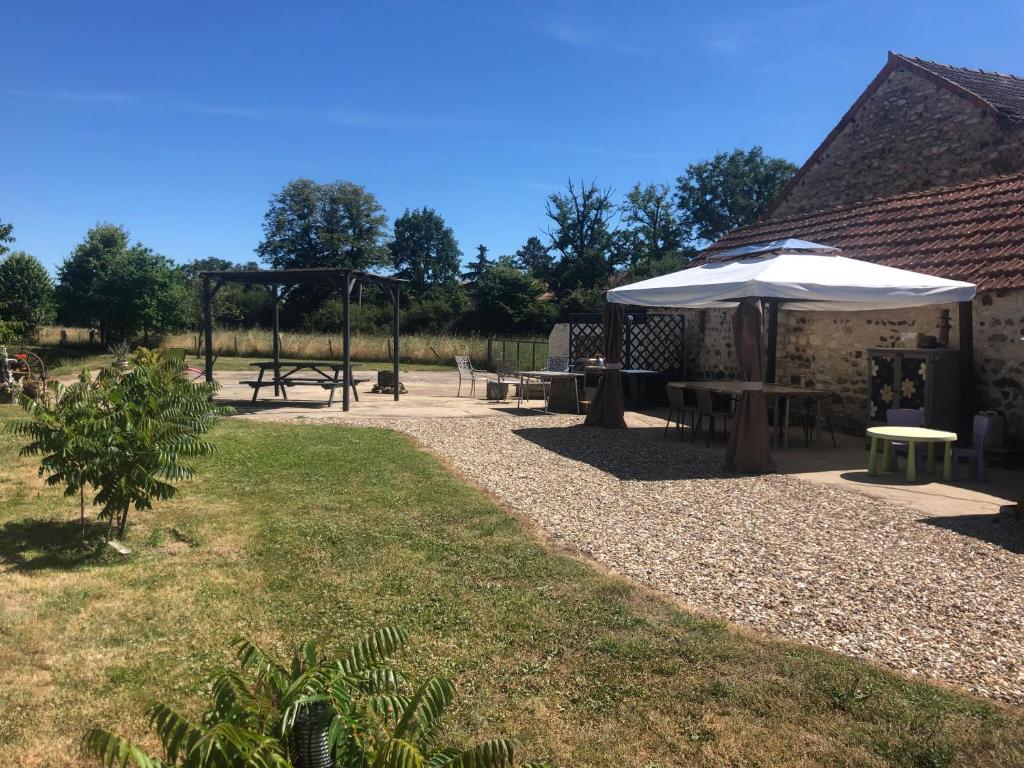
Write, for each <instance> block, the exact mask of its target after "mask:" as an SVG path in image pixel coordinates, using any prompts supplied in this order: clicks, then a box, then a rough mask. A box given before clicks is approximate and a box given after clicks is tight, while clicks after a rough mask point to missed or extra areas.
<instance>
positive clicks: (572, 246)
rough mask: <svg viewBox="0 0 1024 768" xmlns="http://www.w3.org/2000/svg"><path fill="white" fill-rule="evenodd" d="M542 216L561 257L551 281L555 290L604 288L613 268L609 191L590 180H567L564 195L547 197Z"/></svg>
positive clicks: (562, 291) (613, 212)
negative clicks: (544, 215) (587, 181)
mask: <svg viewBox="0 0 1024 768" xmlns="http://www.w3.org/2000/svg"><path fill="white" fill-rule="evenodd" d="M546 213H547V216H548V218H549V219H551V226H550V228H549V229H548V232H547V234H548V237H549V238H550V239H551V247H552V248H553V249H554V250H556V251H558V253H559V254H560V255H561V258H560V260H559V262H558V264H557V265H556V267H555V276H554V280H553V282H554V283H555V285H554V286H553V287H554V288H555V289H556V291H557V292H558V293H560V294H565V293H566V292H568V291H569V290H571V289H572V288H575V287H577V286H579V287H583V288H594V287H598V286H602V285H604V283H605V282H606V281H607V279H608V277H609V276H610V275H611V274H612V272H613V271H614V269H615V255H614V253H613V248H612V245H613V241H612V232H613V230H614V223H613V221H612V219H613V218H614V215H615V205H614V204H613V203H612V190H611V189H601V188H600V187H598V186H597V184H596V182H593V181H592V182H590V183H589V184H587V183H585V182H582V181H581V182H580V183H579V185H578V186H577V185H576V184H574V183H573V181H572V180H571V179H570V180H569V186H568V189H567V190H566V191H565V192H563V193H559V192H555V193H553V194H551V195H550V196H549V197H548V203H547V210H546Z"/></svg>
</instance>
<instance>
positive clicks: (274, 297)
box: [270, 285, 281, 397]
mask: <svg viewBox="0 0 1024 768" xmlns="http://www.w3.org/2000/svg"><path fill="white" fill-rule="evenodd" d="M270 300H271V301H272V302H273V303H274V315H273V339H272V344H271V346H272V347H273V353H274V397H277V396H278V395H280V394H281V392H280V389H281V388H280V386H279V383H278V380H279V379H280V378H281V313H280V308H281V290H280V288H278V286H276V285H272V286H270Z"/></svg>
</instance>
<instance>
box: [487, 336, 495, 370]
mask: <svg viewBox="0 0 1024 768" xmlns="http://www.w3.org/2000/svg"><path fill="white" fill-rule="evenodd" d="M493 368H494V337H493V336H488V337H487V370H493Z"/></svg>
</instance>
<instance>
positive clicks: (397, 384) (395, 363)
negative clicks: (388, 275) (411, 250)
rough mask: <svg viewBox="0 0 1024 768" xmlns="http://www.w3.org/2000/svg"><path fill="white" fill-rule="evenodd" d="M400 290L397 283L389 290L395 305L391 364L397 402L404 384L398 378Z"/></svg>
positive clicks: (393, 310) (392, 321)
mask: <svg viewBox="0 0 1024 768" xmlns="http://www.w3.org/2000/svg"><path fill="white" fill-rule="evenodd" d="M400 290H401V289H400V288H399V287H398V286H397V285H394V286H391V290H390V291H388V293H390V294H391V302H392V304H393V305H394V306H393V307H392V314H391V335H392V341H391V349H392V353H393V354H394V359H393V360H392V362H391V365H392V377H391V386H392V387H394V389H395V402H396V403H397V402H398V391H399V390H400V389H401V387H402V385H401V383H400V382H399V379H398V339H399V333H398V300H399V291H400Z"/></svg>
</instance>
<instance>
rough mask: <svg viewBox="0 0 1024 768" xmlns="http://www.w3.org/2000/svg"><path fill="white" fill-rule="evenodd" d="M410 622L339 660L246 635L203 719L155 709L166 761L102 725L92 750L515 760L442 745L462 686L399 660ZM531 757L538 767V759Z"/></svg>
mask: <svg viewBox="0 0 1024 768" xmlns="http://www.w3.org/2000/svg"><path fill="white" fill-rule="evenodd" d="M406 640H407V636H406V633H405V632H404V631H402V630H401V629H397V628H391V627H388V628H384V629H380V630H378V631H377V632H375V633H373V634H372V635H370V636H369V637H366V638H365V639H363V640H361V641H360V642H358V643H356V644H355V645H353V646H352V647H351V648H350V649H349V650H348V652H347V653H346V654H345V655H344V656H343V657H342V658H340V659H326V658H323V657H321V656H320V655H319V654H318V652H317V649H316V646H315V645H314V644H313V643H312V642H307V643H305V644H303V645H301V646H299V648H298V649H296V651H295V654H294V656H293V657H292V660H291V664H290V665H289V666H288V667H285V666H284V665H282V664H280V663H278V662H277V661H275V660H274V659H272V658H270V657H269V656H268V655H267V654H266V653H265V652H264V651H263V650H262V649H260V648H259V647H258V646H257V645H255V644H254V643H252V642H250V641H248V640H240V641H238V642H236V643H235V646H236V649H237V656H238V661H239V667H240V669H239V670H238V671H235V670H229V669H224V670H221V671H219V672H217V673H216V674H214V675H213V677H212V679H211V681H210V688H211V691H212V700H211V701H210V704H209V706H208V708H207V709H206V711H205V713H204V714H203V716H202V717H201V718H200V720H199V721H198V722H191V721H189V720H188V719H186V718H185V717H184V716H182V715H181V714H179V713H178V712H177V711H176V710H174V709H172V708H171V707H169V706H167V705H165V704H157V705H156V706H154V707H153V708H152V709H151V710H150V719H151V724H152V726H153V728H154V730H155V731H156V734H157V736H158V737H159V739H160V742H161V744H162V746H163V751H164V757H163V760H162V761H161V760H158V759H157V758H155V757H152V756H151V755H149V754H148V753H147V752H145V751H144V750H143V749H142V748H140V747H139V746H137V745H136V744H134V743H132V742H130V741H128V740H126V739H124V738H122V737H120V736H117V735H115V734H114V733H112V732H111V731H109V730H107V729H105V728H102V727H99V726H96V727H93V728H92V729H90V730H89V732H88V733H87V734H86V736H85V739H84V741H83V747H84V751H85V752H86V753H88V754H89V755H92V756H94V757H97V758H99V759H100V762H101V764H102V765H103V766H105V768H110V767H111V766H121V767H122V768H123V767H124V766H128V765H136V766H138V768H156V767H157V766H179V767H180V768H250V767H252V768H288V767H289V766H295V768H300V766H306V765H312V764H323V763H322V762H319V761H317V762H316V763H314V759H313V756H314V755H316V756H326V758H327V763H328V764H330V765H332V766H337V767H338V768H341V767H342V766H344V767H345V768H363V767H365V768H369V767H370V766H374V767H377V766H380V767H381V768H384V767H385V766H387V767H389V768H390V767H391V766H395V767H396V768H397V767H399V766H402V767H405V766H408V767H409V768H413V767H414V766H422V767H423V768H427V766H429V767H430V768H491V767H494V768H499V767H503V766H512V765H514V746H513V744H512V743H511V742H509V741H507V740H504V739H494V740H491V741H485V742H482V743H480V744H478V745H476V746H474V747H470V748H469V749H459V748H455V747H444V748H441V747H438V746H437V742H438V739H439V737H440V726H441V719H442V717H443V715H444V713H445V710H446V709H447V708H448V706H449V705H450V704H451V703H452V700H453V699H454V696H455V688H454V686H453V685H452V683H451V682H450V681H449V680H447V679H445V678H442V677H433V678H430V679H429V680H427V681H426V682H424V683H422V684H421V685H419V686H417V687H413V686H411V685H410V684H409V683H408V681H407V680H406V678H405V677H404V675H402V673H401V672H400V671H398V670H397V669H395V668H394V667H393V666H392V662H391V660H392V657H393V656H394V655H395V653H397V652H398V651H399V650H400V649H401V648H402V647H403V646H404V645H405V643H406ZM529 765H532V766H534V768H540V764H538V763H533V764H527V765H524V766H523V768H527V767H528V766H529Z"/></svg>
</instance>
